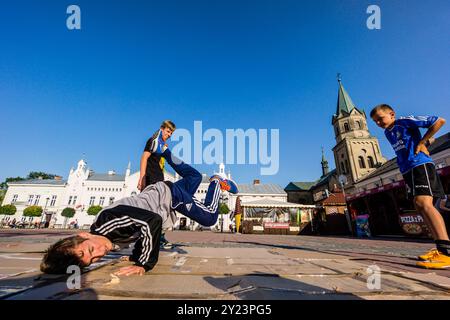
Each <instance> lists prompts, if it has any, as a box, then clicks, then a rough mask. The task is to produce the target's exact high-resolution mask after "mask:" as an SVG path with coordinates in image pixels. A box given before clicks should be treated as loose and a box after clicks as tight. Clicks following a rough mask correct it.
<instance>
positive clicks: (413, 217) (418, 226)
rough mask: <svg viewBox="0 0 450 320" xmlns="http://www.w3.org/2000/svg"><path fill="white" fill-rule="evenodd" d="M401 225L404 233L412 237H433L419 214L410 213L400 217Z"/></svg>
mask: <svg viewBox="0 0 450 320" xmlns="http://www.w3.org/2000/svg"><path fill="white" fill-rule="evenodd" d="M400 225H401V226H402V229H403V231H404V232H405V233H406V234H408V235H411V236H425V237H431V234H430V231H429V229H428V227H427V224H426V223H425V220H424V219H423V217H422V215H420V214H418V213H408V214H402V215H400Z"/></svg>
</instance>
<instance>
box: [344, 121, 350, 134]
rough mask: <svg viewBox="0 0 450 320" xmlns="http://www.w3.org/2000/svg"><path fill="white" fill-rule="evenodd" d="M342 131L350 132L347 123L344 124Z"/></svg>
mask: <svg viewBox="0 0 450 320" xmlns="http://www.w3.org/2000/svg"><path fill="white" fill-rule="evenodd" d="M344 131H345V132H347V131H350V127H349V126H348V123H347V122H345V123H344Z"/></svg>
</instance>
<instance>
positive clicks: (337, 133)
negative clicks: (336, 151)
mask: <svg viewBox="0 0 450 320" xmlns="http://www.w3.org/2000/svg"><path fill="white" fill-rule="evenodd" d="M334 130H335V131H336V135H339V127H334Z"/></svg>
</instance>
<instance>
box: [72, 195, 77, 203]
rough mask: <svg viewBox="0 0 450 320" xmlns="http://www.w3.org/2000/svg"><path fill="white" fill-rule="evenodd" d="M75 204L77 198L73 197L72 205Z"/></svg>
mask: <svg viewBox="0 0 450 320" xmlns="http://www.w3.org/2000/svg"><path fill="white" fill-rule="evenodd" d="M76 202H77V196H74V197H73V202H72V204H75V203H76Z"/></svg>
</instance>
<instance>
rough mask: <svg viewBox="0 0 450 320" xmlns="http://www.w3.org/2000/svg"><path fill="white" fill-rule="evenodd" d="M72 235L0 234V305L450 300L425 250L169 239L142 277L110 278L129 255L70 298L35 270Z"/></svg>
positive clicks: (445, 278) (444, 274)
mask: <svg viewBox="0 0 450 320" xmlns="http://www.w3.org/2000/svg"><path fill="white" fill-rule="evenodd" d="M73 233H74V231H72V230H47V229H45V230H8V229H6V230H0V298H1V297H3V298H4V299H13V300H17V299H228V300H239V299H389V300H392V299H408V300H411V299H450V270H426V269H420V268H417V267H415V263H416V261H417V260H416V257H417V255H419V254H421V253H423V252H425V251H427V250H428V249H430V248H432V247H433V243H432V242H431V241H426V240H412V239H404V238H397V239H395V238H382V239H381V238H376V239H355V238H350V237H331V236H330V237H324V236H284V235H283V236H282V235H243V234H230V233H214V232H209V231H203V232H190V231H174V232H167V233H166V238H167V239H168V240H169V241H171V242H172V243H174V247H173V248H172V249H170V250H162V251H161V252H160V258H159V262H158V264H157V266H156V267H155V268H154V269H153V270H152V271H151V272H148V273H146V274H145V275H144V276H131V277H120V278H116V277H113V276H112V275H111V273H113V272H114V271H115V270H117V268H118V267H121V266H125V265H127V264H129V263H128V262H121V261H119V260H118V258H119V257H120V256H121V255H125V254H127V253H129V252H130V250H131V249H125V250H124V251H123V252H121V253H120V254H117V253H115V254H111V255H108V256H106V257H105V258H104V259H102V260H101V261H99V262H98V263H96V264H95V265H92V266H91V267H90V268H89V270H88V271H87V272H84V273H83V274H82V276H81V288H79V289H69V288H68V286H67V276H49V275H42V274H41V273H40V272H39V262H40V259H41V257H42V254H43V251H44V250H45V249H46V248H47V246H48V245H49V244H50V243H53V242H54V241H56V240H58V239H59V238H63V237H66V236H69V235H71V234H73ZM369 266H371V269H368V267H369ZM378 268H379V269H378ZM378 270H379V275H380V277H379V279H380V281H379V282H377V281H376V279H377V278H374V277H375V276H377V275H378V273H377V272H378ZM374 272H375V273H374ZM374 279H375V280H374Z"/></svg>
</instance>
